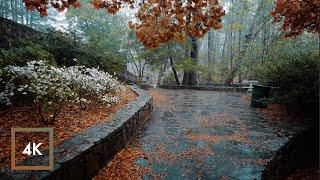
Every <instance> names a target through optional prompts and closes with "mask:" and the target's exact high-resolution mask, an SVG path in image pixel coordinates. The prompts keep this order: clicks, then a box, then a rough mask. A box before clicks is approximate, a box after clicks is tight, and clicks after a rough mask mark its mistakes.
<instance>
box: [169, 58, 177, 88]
mask: <svg viewBox="0 0 320 180" xmlns="http://www.w3.org/2000/svg"><path fill="white" fill-rule="evenodd" d="M169 59H170V65H171V68H172V72H173V75H174V79H175V80H176V83H177V85H178V86H179V85H180V82H179V78H178V74H177V71H176V68H175V67H174V64H173V60H172V58H169Z"/></svg>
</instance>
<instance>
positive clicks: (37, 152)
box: [22, 142, 42, 156]
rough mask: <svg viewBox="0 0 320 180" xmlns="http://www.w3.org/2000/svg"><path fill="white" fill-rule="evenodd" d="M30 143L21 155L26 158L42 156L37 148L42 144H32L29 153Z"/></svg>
mask: <svg viewBox="0 0 320 180" xmlns="http://www.w3.org/2000/svg"><path fill="white" fill-rule="evenodd" d="M30 144H31V142H29V143H28V145H27V146H26V148H24V150H23V152H22V154H26V155H28V156H30V155H31V154H32V155H33V156H35V155H37V154H38V155H42V153H41V152H40V151H39V149H38V148H39V147H40V146H41V144H42V143H39V144H36V143H32V153H31V146H30Z"/></svg>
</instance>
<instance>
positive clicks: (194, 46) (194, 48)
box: [188, 38, 199, 85]
mask: <svg viewBox="0 0 320 180" xmlns="http://www.w3.org/2000/svg"><path fill="white" fill-rule="evenodd" d="M198 50H199V46H198V42H197V39H196V38H192V39H191V52H190V58H191V59H193V61H194V62H195V64H198V53H199V52H198ZM196 84H197V71H196V70H194V71H193V72H190V73H189V83H188V85H196Z"/></svg>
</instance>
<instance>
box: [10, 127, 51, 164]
mask: <svg viewBox="0 0 320 180" xmlns="http://www.w3.org/2000/svg"><path fill="white" fill-rule="evenodd" d="M16 132H26V133H39V132H40V133H41V132H47V133H48V134H49V137H48V141H49V142H48V143H47V142H43V139H42V140H41V142H37V143H35V142H30V141H29V142H28V144H27V145H26V146H25V147H23V148H24V149H23V151H22V154H23V155H26V156H27V157H29V156H37V157H38V158H45V159H49V164H48V165H43V164H39V165H32V166H31V165H30V166H29V165H16V152H17V153H21V150H22V149H20V150H17V149H16V144H15V143H16V142H15V141H16V139H15V136H16ZM43 143H45V144H49V154H45V153H42V152H41V151H40V147H41V145H43ZM40 156H41V157H40ZM46 156H48V158H47V157H46ZM22 164H23V163H22ZM11 169H12V170H53V128H11Z"/></svg>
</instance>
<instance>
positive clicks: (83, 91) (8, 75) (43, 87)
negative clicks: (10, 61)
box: [0, 61, 125, 105]
mask: <svg viewBox="0 0 320 180" xmlns="http://www.w3.org/2000/svg"><path fill="white" fill-rule="evenodd" d="M0 82H1V83H2V84H0V87H1V86H2V87H4V88H3V90H2V91H0V103H2V104H6V105H11V104H12V102H11V97H13V96H14V95H15V93H20V94H19V95H31V96H32V97H33V101H34V102H44V101H46V102H48V103H51V102H52V101H54V102H55V101H58V102H61V101H72V102H82V103H89V102H90V100H89V99H86V98H88V97H91V96H96V97H98V98H99V99H100V100H101V101H102V102H104V103H106V104H108V105H111V104H113V103H117V99H118V98H117V97H113V96H111V95H110V94H109V93H110V92H120V91H124V89H125V86H123V85H122V84H121V83H120V82H118V81H117V80H116V79H114V78H113V77H112V76H111V75H110V74H109V73H107V72H103V71H99V70H98V69H94V68H86V67H83V66H71V67H62V68H58V67H53V66H48V65H47V64H46V63H45V62H44V61H31V62H28V63H27V65H26V66H24V67H17V66H8V67H6V68H4V69H3V70H1V71H0Z"/></svg>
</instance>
